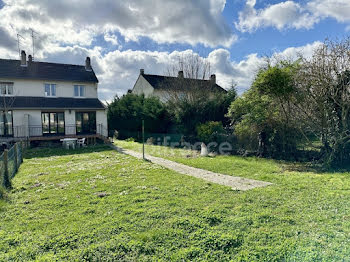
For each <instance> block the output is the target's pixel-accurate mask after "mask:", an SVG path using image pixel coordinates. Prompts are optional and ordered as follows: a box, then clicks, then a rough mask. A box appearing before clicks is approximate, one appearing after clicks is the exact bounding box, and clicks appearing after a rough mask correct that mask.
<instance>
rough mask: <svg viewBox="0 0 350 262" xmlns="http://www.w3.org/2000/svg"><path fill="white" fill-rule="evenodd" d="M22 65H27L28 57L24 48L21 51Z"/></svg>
mask: <svg viewBox="0 0 350 262" xmlns="http://www.w3.org/2000/svg"><path fill="white" fill-rule="evenodd" d="M21 66H27V57H26V52H25V51H24V50H22V51H21Z"/></svg>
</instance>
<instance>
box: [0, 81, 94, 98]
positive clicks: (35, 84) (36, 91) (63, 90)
mask: <svg viewBox="0 0 350 262" xmlns="http://www.w3.org/2000/svg"><path fill="white" fill-rule="evenodd" d="M0 82H10V83H13V95H14V96H43V97H45V84H55V85H56V96H55V97H74V85H83V86H85V94H84V97H83V98H97V84H94V83H83V82H65V81H52V80H22V79H5V78H0Z"/></svg>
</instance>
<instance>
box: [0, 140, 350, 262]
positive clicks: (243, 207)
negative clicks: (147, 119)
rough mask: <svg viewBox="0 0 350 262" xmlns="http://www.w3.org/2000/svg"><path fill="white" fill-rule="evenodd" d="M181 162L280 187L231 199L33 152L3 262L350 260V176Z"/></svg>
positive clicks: (154, 172)
mask: <svg viewBox="0 0 350 262" xmlns="http://www.w3.org/2000/svg"><path fill="white" fill-rule="evenodd" d="M117 145H120V146H122V145H123V146H128V147H129V148H134V149H135V148H140V145H139V144H137V143H126V142H121V141H117ZM149 149H150V148H149ZM176 152H177V153H176V154H175V155H174V156H172V154H171V152H167V155H166V157H168V158H171V159H173V160H176V161H179V162H182V163H186V164H188V165H192V166H198V167H202V168H206V169H209V170H213V171H216V172H222V173H226V174H233V175H238V176H242V177H249V178H254V179H260V180H265V181H270V182H273V183H274V185H273V186H269V187H266V188H257V189H254V190H250V191H246V192H239V191H233V190H231V189H230V188H228V187H223V186H219V185H214V184H208V183H207V182H204V181H202V180H199V179H196V178H192V177H189V176H184V175H179V174H177V173H175V172H172V171H169V170H166V169H164V168H162V167H159V166H156V165H153V164H151V163H148V162H144V161H142V160H137V159H134V158H132V157H129V156H125V155H121V154H119V153H117V152H115V151H111V150H110V149H109V148H107V147H104V146H97V147H91V148H86V149H79V150H76V151H72V150H71V151H65V150H63V149H32V150H30V151H28V152H27V154H26V156H25V160H24V163H23V164H22V166H21V167H20V170H19V173H18V174H17V175H16V177H15V179H14V180H13V181H12V182H13V189H12V190H11V191H10V192H9V193H8V195H7V199H6V200H5V201H2V202H1V205H0V261H28V260H36V261H62V260H63V261H64V260H66V261H114V260H124V261H138V260H157V261H158V260H163V261H169V260H175V261H176V260H177V261H183V260H211V261H218V260H219V261H225V260H234V261H300V260H303V261H322V260H323V261H335V260H338V261H339V260H346V259H348V258H349V257H350V205H349V203H350V182H349V176H350V174H349V173H333V174H330V173H315V172H298V171H289V166H288V165H285V164H281V163H278V162H274V161H272V160H264V159H256V158H240V157H233V156H217V157H214V158H199V157H197V156H196V155H192V154H189V152H187V151H182V150H176ZM73 153H74V154H73ZM157 154H162V152H161V148H159V147H157V150H156V151H155V153H154V155H157ZM182 155H184V156H182ZM163 156H164V155H163Z"/></svg>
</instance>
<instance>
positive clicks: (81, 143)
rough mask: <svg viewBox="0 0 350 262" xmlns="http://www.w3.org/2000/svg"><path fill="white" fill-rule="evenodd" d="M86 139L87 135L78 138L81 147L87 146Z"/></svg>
mask: <svg viewBox="0 0 350 262" xmlns="http://www.w3.org/2000/svg"><path fill="white" fill-rule="evenodd" d="M85 140H86V138H85V137H84V138H81V139H78V140H77V145H78V146H79V147H85V146H86V144H85Z"/></svg>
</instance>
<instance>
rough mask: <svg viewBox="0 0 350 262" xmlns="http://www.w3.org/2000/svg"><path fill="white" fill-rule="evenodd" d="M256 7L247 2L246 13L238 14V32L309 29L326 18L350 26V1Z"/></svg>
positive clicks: (236, 23) (281, 3) (329, 0)
mask: <svg viewBox="0 0 350 262" xmlns="http://www.w3.org/2000/svg"><path fill="white" fill-rule="evenodd" d="M255 4H256V1H255V0H247V1H246V6H245V9H244V10H243V11H241V12H239V19H238V22H235V26H236V28H237V29H238V30H239V31H241V32H253V31H255V30H257V29H258V28H264V27H275V28H277V29H278V30H283V29H286V28H294V29H310V28H312V27H313V26H314V25H315V24H316V23H318V22H319V21H320V20H322V19H325V18H327V17H329V18H333V19H336V20H337V21H338V22H343V23H347V22H350V15H349V14H350V1H349V0H311V1H309V2H308V3H307V4H305V5H301V4H299V3H297V2H295V1H291V0H289V1H285V2H280V3H277V4H273V5H267V6H266V7H265V8H261V9H256V8H255Z"/></svg>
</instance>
